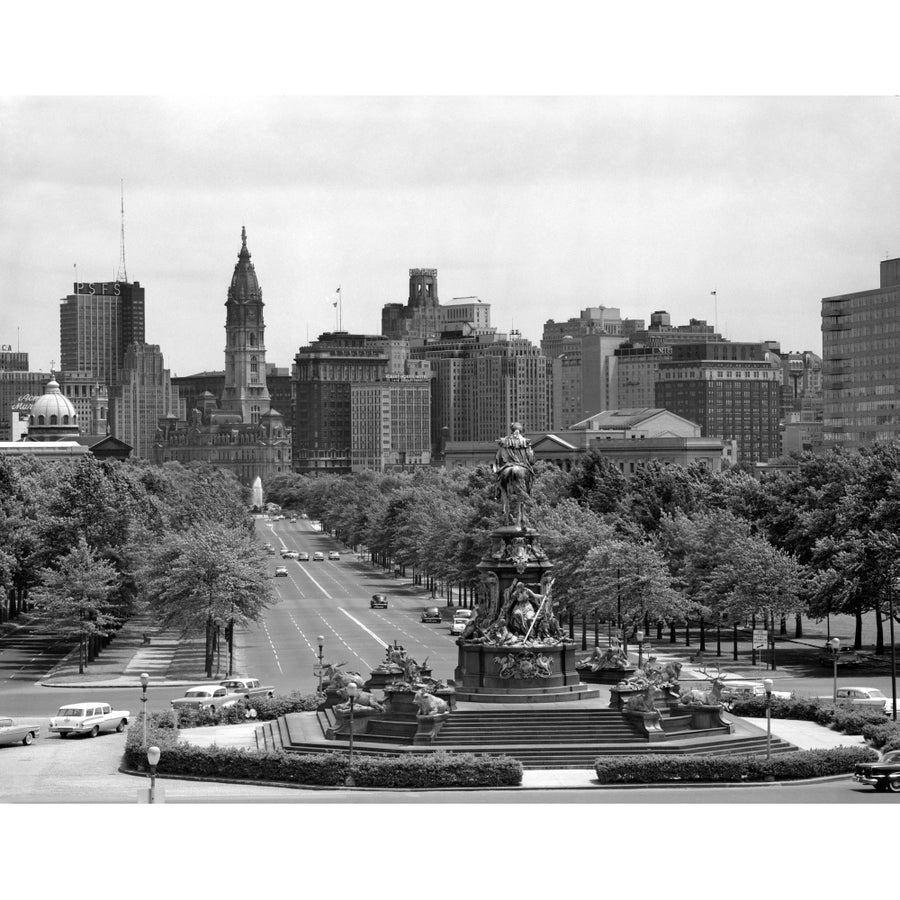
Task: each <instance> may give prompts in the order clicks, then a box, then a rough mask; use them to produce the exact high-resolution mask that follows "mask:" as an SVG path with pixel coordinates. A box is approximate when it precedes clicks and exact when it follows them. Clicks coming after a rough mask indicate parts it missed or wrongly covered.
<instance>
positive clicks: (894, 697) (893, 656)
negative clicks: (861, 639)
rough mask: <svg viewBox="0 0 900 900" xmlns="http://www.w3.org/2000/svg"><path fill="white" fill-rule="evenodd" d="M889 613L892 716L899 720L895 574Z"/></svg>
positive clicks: (889, 596) (890, 582)
mask: <svg viewBox="0 0 900 900" xmlns="http://www.w3.org/2000/svg"><path fill="white" fill-rule="evenodd" d="M888 615H889V616H890V620H891V635H890V637H891V699H892V700H893V702H894V705H893V707H892V709H893V713H892V718H893V720H894V721H895V722H896V721H897V651H896V650H895V649H894V583H893V574H892V575H891V577H890V578H889V579H888Z"/></svg>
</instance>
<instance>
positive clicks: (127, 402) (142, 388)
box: [112, 343, 179, 459]
mask: <svg viewBox="0 0 900 900" xmlns="http://www.w3.org/2000/svg"><path fill="white" fill-rule="evenodd" d="M124 362H125V364H124V366H123V368H122V378H121V384H120V385H119V386H118V388H117V390H116V392H115V394H114V396H113V399H112V419H113V423H114V425H113V427H114V433H115V436H116V437H117V438H118V439H119V440H121V441H125V443H126V444H129V445H130V446H131V449H132V453H134V455H135V456H138V457H141V458H143V459H151V458H152V456H153V444H154V441H155V439H156V430H157V425H158V423H159V420H160V419H161V418H165V417H166V416H167V415H168V414H169V413H171V412H172V411H173V410H175V409H178V407H179V404H178V394H177V392H176V391H173V389H172V384H171V381H170V379H169V370H168V369H166V368H165V362H164V360H163V355H162V353H161V352H160V349H159V346H158V345H157V344H138V343H133V344H131V345H129V347H128V348H127V349H126V351H125V361H124Z"/></svg>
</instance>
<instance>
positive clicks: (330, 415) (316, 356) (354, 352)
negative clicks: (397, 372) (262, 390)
mask: <svg viewBox="0 0 900 900" xmlns="http://www.w3.org/2000/svg"><path fill="white" fill-rule="evenodd" d="M390 345H391V342H390V340H388V339H386V338H384V337H382V336H381V335H365V334H349V333H347V332H345V331H338V332H329V333H326V334H322V335H320V336H319V339H318V340H317V341H314V342H313V343H311V344H309V345H308V346H306V347H301V348H300V349H299V350H298V352H297V355H296V357H295V358H294V376H295V378H296V384H295V388H294V423H293V425H294V427H293V466H294V470H295V471H297V472H301V473H304V474H308V475H324V474H338V475H344V474H348V473H349V472H350V471H352V454H351V447H352V430H353V422H352V414H351V400H352V391H351V386H352V385H354V384H374V383H376V382H381V381H383V380H384V379H385V377H386V376H387V374H388V367H389V365H390V363H391V346H390Z"/></svg>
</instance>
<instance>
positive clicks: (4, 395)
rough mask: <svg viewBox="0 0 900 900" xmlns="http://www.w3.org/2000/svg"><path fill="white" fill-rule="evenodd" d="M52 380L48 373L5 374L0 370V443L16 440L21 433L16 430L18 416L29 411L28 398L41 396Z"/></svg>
mask: <svg viewBox="0 0 900 900" xmlns="http://www.w3.org/2000/svg"><path fill="white" fill-rule="evenodd" d="M52 380H53V375H52V373H50V372H5V371H3V370H2V369H0V441H15V440H18V438H19V436H20V434H21V433H22V431H21V430H20V429H18V428H17V426H18V423H19V421H20V418H21V416H20V414H21V413H22V412H26V411H27V409H30V407H29V406H28V401H29V399H30V398H34V399H37V398H38V397H41V396H43V394H44V386H45V385H46V384H47V382H48V381H52ZM20 401H21V402H20ZM23 404H24V405H23Z"/></svg>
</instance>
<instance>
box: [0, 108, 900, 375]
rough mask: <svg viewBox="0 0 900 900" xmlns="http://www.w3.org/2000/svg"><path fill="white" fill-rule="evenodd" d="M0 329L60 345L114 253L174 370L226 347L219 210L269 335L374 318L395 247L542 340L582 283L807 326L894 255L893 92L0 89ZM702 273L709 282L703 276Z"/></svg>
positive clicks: (604, 293) (706, 314)
mask: <svg viewBox="0 0 900 900" xmlns="http://www.w3.org/2000/svg"><path fill="white" fill-rule="evenodd" d="M0 128H2V131H3V134H4V136H5V137H4V142H3V152H2V165H0V195H2V197H3V200H4V202H3V204H2V208H0V269H2V272H3V282H2V283H3V303H2V311H0V342H2V343H7V344H14V345H15V344H17V343H18V344H19V345H20V347H21V349H22V350H25V351H28V352H29V353H30V354H31V360H30V361H31V366H32V368H33V369H46V368H48V367H49V365H50V361H51V360H56V361H57V362H58V361H59V314H58V309H59V301H60V299H61V298H62V297H64V296H65V295H66V294H67V293H69V292H70V291H71V284H72V282H73V281H74V272H75V268H74V267H75V266H76V265H77V273H78V278H79V280H81V281H101V280H112V279H113V278H114V276H115V274H116V270H117V267H118V261H119V250H120V241H119V237H120V202H119V199H120V181H121V180H124V184H125V259H126V265H127V272H128V278H129V280H131V281H140V283H141V284H142V285H143V286H144V288H145V289H146V339H147V340H148V341H149V342H151V343H158V344H159V345H160V346H161V348H162V350H163V353H164V355H165V360H166V364H167V366H168V367H169V369H170V370H171V372H172V373H173V374H179V375H187V374H190V373H192V372H196V371H201V370H203V369H218V368H222V366H223V347H224V332H223V328H224V321H225V310H224V307H223V304H224V302H225V299H226V292H227V289H228V285H229V283H230V279H231V274H232V271H233V268H234V263H235V261H236V255H237V252H238V250H239V248H240V232H241V227H242V226H246V228H247V234H248V245H249V247H250V251H251V253H252V256H253V261H254V263H255V265H256V271H257V275H258V277H259V282H260V285H261V287H262V290H263V299H264V302H265V304H266V311H265V319H266V326H267V330H266V347H267V360H268V361H269V362H273V363H276V364H278V365H279V366H289V365H290V363H291V361H292V359H293V356H294V354H295V353H296V351H297V348H298V347H299V346H301V345H303V344H304V343H306V342H307V340H309V339H315V338H316V337H317V336H318V335H319V334H320V333H321V332H324V331H327V330H331V329H333V328H335V325H336V320H335V309H334V307H333V306H332V301H333V300H334V299H335V289H336V288H337V287H338V286H339V285H340V286H341V289H342V296H343V303H342V308H341V312H342V326H343V328H344V329H345V330H350V331H357V332H365V333H378V331H379V330H380V314H381V307H382V305H383V304H385V303H389V302H396V301H403V300H405V298H406V291H407V278H408V271H407V270H408V269H409V268H410V267H434V268H437V270H438V278H439V296H440V299H441V300H442V301H444V302H449V301H451V298H453V297H458V296H468V295H477V296H478V297H480V298H481V299H482V300H483V301H485V302H489V303H490V304H491V312H492V322H493V324H494V325H496V326H497V327H498V328H500V329H501V330H508V329H510V328H517V329H519V330H520V331H521V332H522V334H523V335H524V336H525V337H527V338H529V339H531V340H533V341H535V342H538V341H539V340H540V337H541V331H542V327H543V323H544V322H545V321H546V320H547V319H548V318H554V319H556V320H557V321H559V320H563V319H566V318H569V317H572V316H577V315H578V314H579V311H580V310H581V309H583V308H585V307H587V306H597V305H601V304H602V305H606V306H612V307H618V308H620V309H621V312H622V315H623V316H627V317H635V318H645V319H648V320H649V316H650V313H651V312H653V311H654V310H668V311H669V312H670V313H671V315H672V321H673V323H676V324H681V323H686V322H687V321H688V319H689V318H690V317H696V318H704V319H707V320H708V321H709V322H710V323H714V321H715V320H716V317H717V320H718V325H719V328H720V330H721V331H722V332H723V333H724V334H725V335H726V336H727V337H728V338H730V339H731V340H744V341H751V340H764V339H773V340H778V341H780V342H781V344H782V347H783V348H784V349H786V350H788V349H790V350H804V349H811V350H814V351H817V352H821V336H820V331H819V324H820V323H819V313H820V300H821V298H822V297H823V296H828V295H831V294H837V293H841V292H844V291H854V290H864V289H867V288H872V287H876V286H877V284H878V263H879V261H880V260H881V259H884V258H885V254H886V253H890V254H891V255H894V256H896V255H900V224H898V219H897V209H898V206H900V204H898V201H900V196H898V187H897V177H896V169H897V148H898V146H900V100H898V99H896V98H895V97H886V98H823V97H812V98H765V99H754V98H737V97H731V98H724V97H723V98H687V99H676V98H661V99H656V98H627V97H625V98H612V97H598V98H575V97H569V98H497V99H494V98H486V97H471V98H465V97H462V98H447V97H445V98H429V97H413V98H359V99H356V98H341V97H325V98H321V99H315V98H302V97H288V98H273V97H256V98H254V97H242V98H237V99H223V98H218V99H217V98H209V99H196V98H190V99H189V98H184V97H158V98H121V97H105V98H103V97H93V98H92V97H87V98H78V97H74V98H65V97H64V98H53V97H49V98H48V97H24V98H9V97H7V98H5V99H3V100H2V105H0ZM713 290H715V291H717V298H718V300H717V308H716V302H715V301H714V298H713V297H712V296H711V293H710V292H711V291H713Z"/></svg>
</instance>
